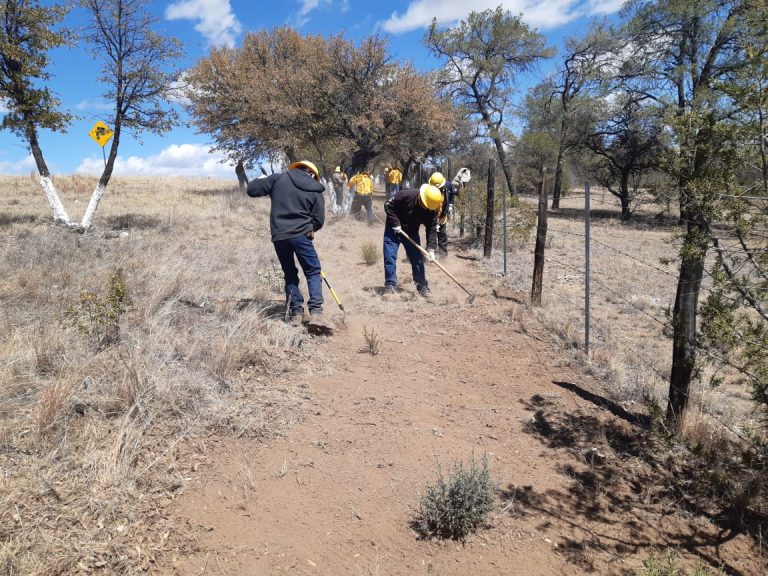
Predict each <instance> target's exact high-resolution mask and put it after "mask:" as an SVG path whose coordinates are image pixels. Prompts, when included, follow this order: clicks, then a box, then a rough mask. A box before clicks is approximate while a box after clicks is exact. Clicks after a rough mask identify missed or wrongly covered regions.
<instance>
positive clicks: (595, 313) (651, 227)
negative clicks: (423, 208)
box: [491, 189, 760, 438]
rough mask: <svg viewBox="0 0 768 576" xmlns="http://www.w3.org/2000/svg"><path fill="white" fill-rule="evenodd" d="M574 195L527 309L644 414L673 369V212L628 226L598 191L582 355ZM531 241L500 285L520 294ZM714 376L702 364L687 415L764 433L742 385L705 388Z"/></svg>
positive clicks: (578, 205)
mask: <svg viewBox="0 0 768 576" xmlns="http://www.w3.org/2000/svg"><path fill="white" fill-rule="evenodd" d="M574 196H577V194H574V195H572V196H570V197H566V198H565V199H564V200H563V201H562V202H561V210H560V211H559V212H557V211H553V212H550V215H549V226H548V234H547V251H546V257H547V260H546V264H545V271H544V282H545V285H544V293H543V306H542V307H541V308H533V309H531V310H532V312H533V314H534V315H535V317H536V318H537V319H538V320H539V321H541V322H542V323H543V324H544V325H545V326H547V327H548V328H549V329H550V330H551V331H552V332H553V333H554V334H555V335H556V336H557V338H558V340H559V341H560V343H561V344H562V345H563V347H564V348H565V349H566V350H569V352H566V353H564V354H563V356H562V363H563V364H569V363H574V364H576V365H579V366H581V367H583V368H585V369H587V370H588V371H591V372H593V373H594V374H595V375H597V376H599V377H600V378H602V379H603V381H604V382H606V385H605V393H606V395H608V396H610V397H612V398H614V399H616V400H618V401H620V402H622V403H624V404H625V405H626V406H627V407H631V406H632V405H633V404H634V405H635V406H636V409H637V410H642V406H640V405H641V404H643V403H647V402H649V401H654V400H655V401H656V402H658V403H659V404H660V405H661V406H664V405H665V399H666V397H667V391H668V386H669V383H668V377H669V372H670V370H671V332H670V330H669V329H668V328H666V327H665V325H668V324H669V321H670V318H669V314H670V310H671V309H672V306H673V304H674V297H675V290H676V286H677V277H676V276H677V269H676V267H675V265H674V262H675V261H676V258H677V251H678V248H677V246H676V245H675V243H674V241H673V231H674V228H675V226H674V224H675V217H674V215H664V214H661V213H660V208H659V207H658V206H656V205H654V204H650V203H648V204H645V205H643V206H641V207H640V209H639V210H638V211H637V212H636V214H635V218H636V219H635V221H633V222H630V223H627V224H623V223H622V222H621V221H620V220H619V215H620V209H619V205H618V203H617V202H616V201H615V199H614V198H613V197H612V196H611V195H610V194H608V193H603V192H602V191H601V190H599V189H598V190H597V191H596V192H595V191H594V190H593V200H592V210H593V217H592V227H591V236H592V239H593V241H592V243H591V271H592V274H591V276H592V282H591V306H590V309H591V316H592V320H591V328H590V357H589V359H587V358H585V357H584V355H583V353H582V351H583V347H584V237H583V234H584V222H583V207H584V200H583V198H579V197H574ZM526 200H528V199H526ZM534 240H535V239H534V238H531V239H530V242H529V243H528V245H527V246H525V247H523V248H521V249H519V250H517V251H515V252H513V253H511V254H510V257H509V262H510V264H509V265H508V276H507V277H506V278H503V279H501V280H500V281H499V284H500V285H501V286H502V287H503V288H505V289H507V290H510V289H511V290H519V291H520V292H521V293H522V294H527V293H528V292H529V291H530V287H531V278H532V270H533V246H534ZM499 244H500V243H499ZM630 256H631V257H630ZM500 260H501V254H499V253H498V251H497V253H496V255H495V256H494V258H493V261H492V263H491V266H492V268H493V270H492V271H493V272H497V271H498V270H500V269H501V262H500ZM667 261H670V262H672V263H671V264H667V263H666V262H667ZM704 293H706V282H705V286H704ZM510 315H511V316H513V317H514V318H509V321H510V322H512V323H515V324H517V325H519V326H520V329H521V331H525V329H526V327H525V325H524V318H522V319H521V318H520V315H519V313H518V312H514V311H510ZM708 375H709V374H708V372H707V371H706V370H705V371H704V374H703V379H702V384H699V385H696V386H695V387H694V388H693V389H692V397H691V406H690V408H691V414H697V415H701V416H703V417H704V418H705V420H706V421H707V422H708V428H709V430H710V432H709V433H708V434H707V435H706V436H711V437H713V438H716V437H718V436H721V435H723V434H725V435H731V431H730V430H729V428H730V427H732V428H733V429H736V430H740V431H747V430H757V429H759V428H760V425H759V422H758V421H757V419H756V414H755V413H754V411H753V410H752V406H751V404H750V402H749V401H748V390H746V389H745V388H744V387H743V386H740V385H738V384H737V383H736V382H733V383H731V384H729V385H725V386H720V387H718V388H712V387H711V386H709V385H708V384H706V382H707V380H708ZM701 416H697V418H699V419H700V418H701ZM707 416H708V417H707ZM721 422H725V423H726V425H727V426H723V425H722V423H721ZM699 428H700V426H699ZM697 436H700V434H697Z"/></svg>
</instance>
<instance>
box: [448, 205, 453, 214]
mask: <svg viewBox="0 0 768 576" xmlns="http://www.w3.org/2000/svg"><path fill="white" fill-rule="evenodd" d="M448 214H450V215H451V216H453V204H448Z"/></svg>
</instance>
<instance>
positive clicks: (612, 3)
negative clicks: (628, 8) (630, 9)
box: [589, 0, 626, 14]
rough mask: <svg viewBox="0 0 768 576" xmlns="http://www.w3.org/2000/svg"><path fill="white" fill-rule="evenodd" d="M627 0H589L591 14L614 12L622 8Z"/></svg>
mask: <svg viewBox="0 0 768 576" xmlns="http://www.w3.org/2000/svg"><path fill="white" fill-rule="evenodd" d="M625 3H626V0H589V13H590V14H613V13H614V12H618V11H619V10H621V7H622V6H624V4H625Z"/></svg>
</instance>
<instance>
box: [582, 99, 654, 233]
mask: <svg viewBox="0 0 768 576" xmlns="http://www.w3.org/2000/svg"><path fill="white" fill-rule="evenodd" d="M646 99H647V98H646V96H645V95H643V94H638V93H614V94H613V95H612V98H611V100H610V101H608V100H607V99H606V101H605V105H606V108H607V109H608V111H609V113H608V114H607V118H605V119H604V120H601V121H599V122H598V123H597V125H596V126H595V128H594V132H593V133H592V134H591V135H590V136H589V137H588V138H587V140H586V142H585V146H586V147H587V148H589V149H590V150H591V151H592V152H594V153H595V154H596V155H597V156H598V157H599V161H598V162H596V163H595V164H594V165H593V166H592V167H591V170H590V172H591V174H592V175H593V176H594V177H595V179H596V180H597V182H598V183H599V184H600V185H602V186H604V187H605V188H606V189H607V190H608V192H610V193H611V194H613V195H614V196H616V197H617V198H618V199H619V201H620V202H621V219H622V220H629V219H630V217H631V216H632V210H633V208H632V205H633V203H634V200H635V197H636V195H637V193H638V192H639V190H640V189H641V188H644V187H646V185H647V176H649V175H650V174H651V173H652V171H654V170H656V169H658V168H659V166H660V164H661V157H662V155H663V153H664V147H663V144H662V141H661V130H662V128H661V121H660V118H659V116H658V114H657V113H656V112H657V111H656V109H654V108H653V107H650V106H645V105H644V102H645V100H646Z"/></svg>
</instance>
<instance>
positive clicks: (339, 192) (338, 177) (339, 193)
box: [331, 166, 347, 206]
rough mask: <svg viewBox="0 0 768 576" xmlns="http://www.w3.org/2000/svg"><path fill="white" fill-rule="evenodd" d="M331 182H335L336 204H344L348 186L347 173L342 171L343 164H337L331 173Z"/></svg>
mask: <svg viewBox="0 0 768 576" xmlns="http://www.w3.org/2000/svg"><path fill="white" fill-rule="evenodd" d="M331 183H332V184H333V191H334V193H335V194H336V205H337V206H343V205H344V188H345V187H346V186H347V175H346V174H344V172H342V171H341V166H336V169H335V170H334V171H333V174H331Z"/></svg>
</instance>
